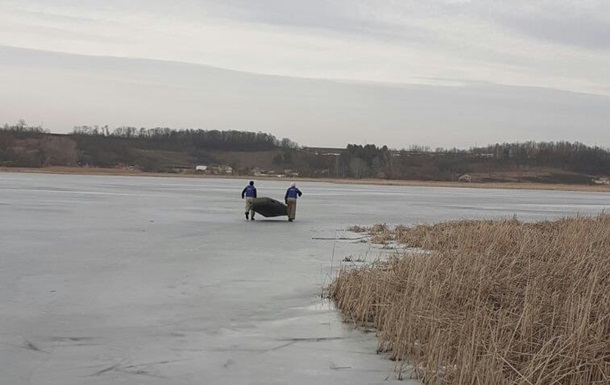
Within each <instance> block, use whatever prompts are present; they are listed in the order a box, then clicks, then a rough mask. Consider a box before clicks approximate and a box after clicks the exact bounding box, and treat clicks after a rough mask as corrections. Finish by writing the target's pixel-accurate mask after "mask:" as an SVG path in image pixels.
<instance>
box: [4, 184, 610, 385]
mask: <svg viewBox="0 0 610 385" xmlns="http://www.w3.org/2000/svg"><path fill="white" fill-rule="evenodd" d="M246 183H247V180H243V181H242V180H228V179H203V178H202V179H199V178H156V177H137V178H130V177H111V176H76V175H43V174H38V175H36V174H17V173H0V383H1V384H16V385H18V384H36V385H37V384H41V385H42V384H44V385H72V384H74V385H76V384H78V385H82V384H117V383H121V384H261V385H262V384H316V385H324V384H392V383H400V384H408V383H409V382H407V381H397V380H396V376H395V374H394V373H393V365H394V363H392V362H390V361H388V360H386V359H384V357H383V356H381V355H376V354H375V350H376V341H375V336H374V334H373V333H369V334H364V333H362V332H360V331H356V330H353V329H352V328H351V327H349V326H348V325H346V324H344V323H342V322H341V318H340V315H339V314H338V313H337V312H336V311H335V310H333V309H332V307H331V306H330V305H329V304H328V303H325V302H324V301H323V300H321V299H320V293H321V291H322V288H323V287H324V286H325V285H327V284H328V283H329V282H330V278H331V275H332V274H333V272H334V271H336V269H337V268H338V266H339V265H340V261H341V260H342V259H344V258H345V257H348V256H351V257H353V258H354V259H356V258H362V257H364V258H369V259H371V258H376V257H378V256H379V255H380V254H381V253H382V252H383V251H382V250H379V249H377V248H374V247H373V248H372V247H371V246H369V245H368V244H366V243H362V242H358V241H357V240H346V239H343V238H349V237H355V238H357V237H358V234H352V233H348V232H345V229H346V228H347V227H348V226H351V225H372V224H375V223H388V224H390V225H394V224H415V223H422V222H425V223H433V222H436V221H440V220H449V219H462V218H505V217H512V216H513V215H515V214H516V215H517V217H518V218H520V219H523V220H540V219H552V218H556V217H559V216H565V215H575V214H583V215H586V214H597V213H600V212H601V211H602V210H604V209H606V210H607V209H608V206H609V202H610V199H609V197H610V194H603V193H584V192H565V191H525V190H482V189H481V190H478V189H451V188H432V187H398V186H363V185H340V184H330V183H313V182H302V183H299V184H298V186H299V188H300V189H301V190H302V191H303V197H302V198H301V199H299V202H298V207H297V218H296V221H295V222H294V223H288V222H287V221H286V218H285V217H280V218H275V219H264V218H257V220H256V221H246V220H245V218H244V215H243V207H244V205H243V201H241V199H240V194H241V190H242V189H243V187H244V186H245V185H246ZM256 186H257V188H258V191H259V194H261V195H264V196H270V197H274V198H276V199H282V197H283V196H284V192H285V189H286V188H287V187H288V186H289V183H288V181H277V182H276V181H257V182H256ZM371 202H375V203H374V204H371ZM335 238H342V239H341V240H334V239H335Z"/></svg>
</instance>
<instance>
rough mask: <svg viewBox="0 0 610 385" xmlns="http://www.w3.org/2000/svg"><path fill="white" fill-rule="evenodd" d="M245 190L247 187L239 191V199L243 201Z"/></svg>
mask: <svg viewBox="0 0 610 385" xmlns="http://www.w3.org/2000/svg"><path fill="white" fill-rule="evenodd" d="M246 189H247V187H244V189H243V190H241V199H244V195H245V194H246Z"/></svg>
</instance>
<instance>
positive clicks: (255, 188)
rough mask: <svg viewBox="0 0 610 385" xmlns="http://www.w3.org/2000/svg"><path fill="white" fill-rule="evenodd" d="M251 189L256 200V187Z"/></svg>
mask: <svg viewBox="0 0 610 385" xmlns="http://www.w3.org/2000/svg"><path fill="white" fill-rule="evenodd" d="M253 188H254V198H256V187H253Z"/></svg>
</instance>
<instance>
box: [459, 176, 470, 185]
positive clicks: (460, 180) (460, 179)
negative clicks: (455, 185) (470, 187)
mask: <svg viewBox="0 0 610 385" xmlns="http://www.w3.org/2000/svg"><path fill="white" fill-rule="evenodd" d="M458 182H464V183H470V182H472V177H471V176H470V175H468V174H464V175H461V176H460V177H459V178H458Z"/></svg>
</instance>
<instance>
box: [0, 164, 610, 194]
mask: <svg viewBox="0 0 610 385" xmlns="http://www.w3.org/2000/svg"><path fill="white" fill-rule="evenodd" d="M0 173H25V174H64V175H95V176H126V177H127V176H134V177H164V178H176V177H177V178H215V179H237V180H246V179H255V180H286V181H289V180H290V181H292V180H296V181H302V182H322V183H334V184H354V185H379V186H414V187H449V188H482V189H510V190H555V191H587V192H600V193H610V186H607V185H568V184H542V183H528V182H523V183H517V182H505V183H501V182H492V183H464V182H445V181H418V180H388V179H339V178H301V177H297V178H274V177H252V176H250V175H204V174H170V173H159V172H143V171H134V170H122V169H112V168H97V167H44V168H27V167H0Z"/></svg>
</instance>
